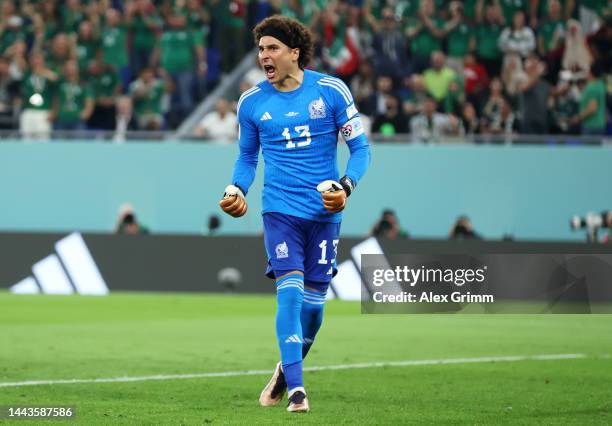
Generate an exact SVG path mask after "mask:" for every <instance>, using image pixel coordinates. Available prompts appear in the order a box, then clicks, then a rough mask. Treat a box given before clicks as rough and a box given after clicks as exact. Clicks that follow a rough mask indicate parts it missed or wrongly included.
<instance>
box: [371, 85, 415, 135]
mask: <svg viewBox="0 0 612 426" xmlns="http://www.w3.org/2000/svg"><path fill="white" fill-rule="evenodd" d="M407 130H408V129H407V127H406V118H405V117H404V116H403V114H402V111H401V109H400V108H399V103H398V100H397V98H396V97H395V96H391V95H386V96H385V113H384V114H378V115H376V117H374V122H373V123H372V132H374V133H380V134H381V135H383V136H394V135H396V134H398V133H406V132H407Z"/></svg>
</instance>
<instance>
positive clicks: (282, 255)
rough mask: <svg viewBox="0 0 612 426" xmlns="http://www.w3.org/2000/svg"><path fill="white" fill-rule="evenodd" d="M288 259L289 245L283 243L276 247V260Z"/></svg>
mask: <svg viewBox="0 0 612 426" xmlns="http://www.w3.org/2000/svg"><path fill="white" fill-rule="evenodd" d="M288 257H289V247H287V243H286V242H285V241H283V242H282V243H280V244H278V245H277V246H276V258H277V259H286V258H288Z"/></svg>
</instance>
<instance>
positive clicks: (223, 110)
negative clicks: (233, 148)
mask: <svg viewBox="0 0 612 426" xmlns="http://www.w3.org/2000/svg"><path fill="white" fill-rule="evenodd" d="M194 135H195V136H197V137H201V138H206V139H209V140H212V141H215V142H224V143H233V142H235V141H236V138H237V137H238V118H237V117H236V114H234V113H233V112H232V111H230V109H229V103H228V102H227V100H226V99H224V98H220V99H219V100H217V103H216V104H215V110H214V111H211V112H209V113H208V114H206V115H205V116H204V118H203V119H202V121H200V124H199V125H198V126H197V127H196V129H195V133H194Z"/></svg>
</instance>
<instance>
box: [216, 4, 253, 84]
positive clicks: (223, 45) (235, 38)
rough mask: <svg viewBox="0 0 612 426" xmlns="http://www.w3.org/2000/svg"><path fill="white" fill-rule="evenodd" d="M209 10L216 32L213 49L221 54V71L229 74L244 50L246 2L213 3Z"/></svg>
mask: <svg viewBox="0 0 612 426" xmlns="http://www.w3.org/2000/svg"><path fill="white" fill-rule="evenodd" d="M210 10H211V15H212V16H213V25H214V26H215V27H216V28H217V31H218V33H217V37H216V43H215V47H216V48H217V49H218V50H219V52H221V70H222V71H223V72H224V73H229V72H231V71H232V69H233V67H234V65H236V64H237V63H238V61H240V60H241V59H242V57H243V56H244V52H245V50H246V49H245V31H246V0H218V1H213V2H211V3H210Z"/></svg>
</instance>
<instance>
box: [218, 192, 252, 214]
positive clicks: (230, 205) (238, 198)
mask: <svg viewBox="0 0 612 426" xmlns="http://www.w3.org/2000/svg"><path fill="white" fill-rule="evenodd" d="M219 206H221V209H222V210H223V211H224V212H225V213H227V214H229V215H230V216H233V217H240V216H244V214H245V213H246V212H247V208H248V206H247V202H246V199H245V198H244V193H243V192H242V191H241V190H240V188H238V187H237V186H235V185H228V186H227V187H226V188H225V194H224V195H223V199H222V200H221V201H219Z"/></svg>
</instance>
